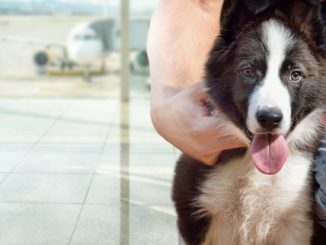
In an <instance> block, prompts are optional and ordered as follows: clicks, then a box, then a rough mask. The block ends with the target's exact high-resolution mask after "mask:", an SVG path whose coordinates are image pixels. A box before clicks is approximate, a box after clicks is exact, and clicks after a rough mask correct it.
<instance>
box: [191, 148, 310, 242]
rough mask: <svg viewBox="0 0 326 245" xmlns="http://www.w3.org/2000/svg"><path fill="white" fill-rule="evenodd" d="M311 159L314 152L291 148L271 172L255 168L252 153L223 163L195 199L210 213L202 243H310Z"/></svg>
mask: <svg viewBox="0 0 326 245" xmlns="http://www.w3.org/2000/svg"><path fill="white" fill-rule="evenodd" d="M310 165H311V156H304V155H301V154H300V153H299V152H290V155H289V157H288V160H287V162H286V163H285V166H284V167H283V169H282V170H281V171H280V172H279V173H278V174H276V175H273V176H268V175H264V174H262V173H260V172H259V171H258V170H256V168H255V167H254V165H253V163H252V162H251V159H250V156H249V154H247V155H246V156H245V157H243V158H239V159H235V160H233V161H228V162H226V163H225V164H224V163H223V164H222V163H220V165H219V166H218V167H217V168H216V169H215V170H214V171H213V172H212V173H210V174H209V175H208V177H207V180H206V181H205V182H204V183H203V185H202V186H201V193H202V194H201V196H199V198H198V200H197V201H198V206H200V207H201V212H202V214H203V215H209V216H210V217H212V222H211V225H210V228H209V231H208V232H207V234H206V238H205V242H204V243H203V244H204V245H206V244H209V245H234V244H239V245H240V244H241V245H256V244H277V245H288V244H298V245H299V244H300V245H308V244H310V238H311V235H312V221H311V219H310V218H309V217H308V216H307V213H308V212H309V211H310V205H311V200H310V195H309V191H310V187H309V183H310ZM289 241H291V242H294V243H288V242H289Z"/></svg>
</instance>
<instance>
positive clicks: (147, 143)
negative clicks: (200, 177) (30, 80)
mask: <svg viewBox="0 0 326 245" xmlns="http://www.w3.org/2000/svg"><path fill="white" fill-rule="evenodd" d="M177 155H178V153H177V152H176V151H175V149H174V148H173V147H172V146H170V145H169V144H167V143H166V142H165V141H164V140H162V139H161V138H160V137H159V136H158V135H157V134H156V133H155V131H154V130H153V128H152V125H151V122H150V117H149V102H148V100H145V99H133V100H131V102H130V103H129V104H122V105H121V104H120V103H119V100H118V99H113V98H112V99H97V100H91V99H0V217H1V218H0V245H12V244H17V245H18V244H19V245H20V244H31V245H38V244H40V245H45V244H46V245H48V244H54V245H60V244H65V245H67V244H73V245H78V244H85V245H93V244H106V245H116V244H121V245H128V244H130V245H146V244H148V245H161V244H162V245H165V244H167V245H174V244H177V233H176V228H175V213H174V209H173V206H172V203H171V200H170V187H171V178H172V176H173V166H174V163H175V161H176V159H177Z"/></svg>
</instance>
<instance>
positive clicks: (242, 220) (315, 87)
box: [173, 0, 326, 245]
mask: <svg viewBox="0 0 326 245" xmlns="http://www.w3.org/2000/svg"><path fill="white" fill-rule="evenodd" d="M255 3H258V2H257V1H254V0H247V1H245V0H242V1H241V0H225V1H224V5H223V9H222V15H221V34H220V36H219V37H218V38H217V40H216V42H215V44H214V47H213V49H212V51H211V53H210V57H209V60H208V62H207V64H206V75H205V80H206V83H207V88H208V93H209V96H210V98H211V101H212V105H213V107H216V108H217V110H216V111H218V113H219V118H223V122H224V124H225V127H228V130H229V131H231V132H234V134H235V135H236V136H237V137H238V138H239V140H241V141H243V142H247V145H248V147H246V148H242V149H237V150H231V151H228V152H226V153H224V154H223V155H222V156H221V158H220V159H219V162H218V163H217V164H216V165H215V166H214V167H208V166H205V165H204V164H202V163H200V162H198V161H196V160H195V159H192V158H191V157H190V156H187V155H182V156H181V158H180V160H179V161H178V163H177V166H176V171H175V179H174V186H173V200H174V202H175V206H176V210H177V214H178V227H179V231H180V234H181V236H182V237H183V239H184V241H185V242H186V244H188V245H198V244H204V245H240V244H241V245H292V244H293V245H308V244H314V245H315V244H326V236H325V233H326V232H322V231H321V229H320V227H318V225H317V224H316V223H315V222H314V207H313V205H314V199H313V191H314V186H313V185H314V183H313V176H312V167H313V157H314V153H315V152H316V151H317V148H318V145H319V142H320V139H321V137H322V133H323V125H322V117H323V113H324V112H325V111H326V108H325V105H326V81H325V79H326V51H325V50H324V49H323V48H322V45H323V44H324V34H323V27H322V21H321V18H320V5H319V2H318V1H313V0H283V1H278V0H275V1H260V4H259V6H258V8H255V7H254V6H255Z"/></svg>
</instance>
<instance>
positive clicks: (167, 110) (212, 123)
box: [147, 0, 245, 165]
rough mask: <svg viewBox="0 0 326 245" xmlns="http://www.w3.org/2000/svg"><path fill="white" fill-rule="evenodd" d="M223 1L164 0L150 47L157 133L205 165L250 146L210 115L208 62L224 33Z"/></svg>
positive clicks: (157, 11)
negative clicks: (221, 30) (206, 82)
mask: <svg viewBox="0 0 326 245" xmlns="http://www.w3.org/2000/svg"><path fill="white" fill-rule="evenodd" d="M222 4H223V1H222V0H160V2H159V6H158V8H157V10H156V12H155V14H154V16H153V18H152V21H151V27H150V31H149V37H148V43H147V50H148V56H149V60H150V74H151V80H152V91H151V117H152V122H153V125H154V127H155V128H156V130H157V132H158V133H159V134H160V135H161V136H162V137H164V138H165V139H166V140H167V141H169V142H170V143H172V144H173V145H175V146H176V147H177V148H179V149H180V150H181V151H182V152H184V153H187V154H189V155H191V156H192V157H194V158H196V159H197V160H200V161H201V162H203V163H204V164H207V165H213V164H214V163H216V161H217V158H218V156H219V154H220V153H221V152H222V151H223V150H226V149H233V148H238V147H242V146H245V144H244V143H241V142H239V141H238V139H236V138H235V136H233V135H232V134H231V133H230V132H228V131H226V130H225V129H223V127H221V126H222V125H221V120H218V119H216V118H214V117H211V116H210V115H209V111H208V109H207V108H206V107H205V103H206V101H207V94H206V93H205V85H204V83H203V82H200V81H201V80H202V78H203V73H204V69H203V68H204V64H205V62H206V60H207V57H208V53H209V51H210V49H211V48H212V46H213V42H214V40H215V38H216V36H217V35H218V32H219V18H220V16H219V15H220V11H221V7H222Z"/></svg>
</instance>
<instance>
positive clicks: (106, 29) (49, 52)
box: [0, 17, 150, 82]
mask: <svg viewBox="0 0 326 245" xmlns="http://www.w3.org/2000/svg"><path fill="white" fill-rule="evenodd" d="M149 21H150V18H149V17H132V18H131V19H130V51H131V55H130V57H131V64H130V67H131V70H132V71H134V72H141V73H148V59H147V53H146V37H147V32H148V28H149ZM0 41H16V42H23V43H26V44H29V45H43V46H44V49H43V50H41V51H38V52H36V53H35V55H34V58H33V59H34V64H35V66H36V70H37V72H38V73H39V74H44V73H47V72H51V71H52V72H53V67H58V68H59V70H60V71H61V72H66V73H69V72H72V71H73V68H74V67H81V68H82V70H83V77H84V80H85V81H87V82H91V75H92V73H104V72H105V68H106V66H105V59H106V58H107V57H108V55H109V54H111V53H113V52H116V53H118V52H119V49H120V27H119V20H118V19H117V18H107V19H99V20H93V21H89V22H84V23H79V24H77V25H76V26H74V27H73V28H72V29H71V30H70V31H69V33H68V35H67V38H66V41H65V42H52V41H46V40H36V39H33V38H26V37H20V36H7V37H1V36H0ZM98 64H99V67H100V69H99V70H97V71H96V72H95V71H92V69H94V67H95V66H96V65H98Z"/></svg>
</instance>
